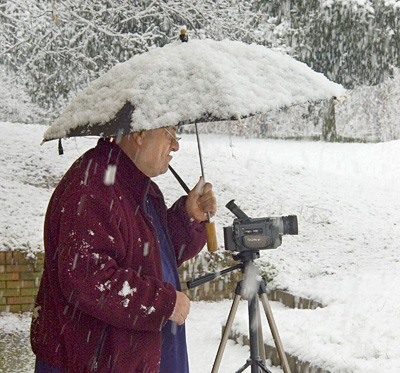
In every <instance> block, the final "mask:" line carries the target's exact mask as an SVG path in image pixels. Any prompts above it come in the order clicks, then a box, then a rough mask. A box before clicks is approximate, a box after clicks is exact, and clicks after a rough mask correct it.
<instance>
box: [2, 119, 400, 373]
mask: <svg viewBox="0 0 400 373" xmlns="http://www.w3.org/2000/svg"><path fill="white" fill-rule="evenodd" d="M0 130H1V131H2V134H3V136H2V137H1V138H0V149H1V157H0V178H1V181H0V185H1V189H2V192H1V193H0V209H1V211H2V213H1V214H0V219H1V224H0V235H1V237H2V247H1V250H7V249H8V248H11V249H17V248H21V249H25V248H27V247H28V246H29V247H30V250H32V251H33V252H34V251H35V250H42V235H43V218H44V213H45V210H46V206H47V203H48V200H49V198H50V195H51V193H52V190H53V189H54V186H55V185H56V183H57V182H58V180H59V178H60V177H61V176H62V175H63V173H64V172H65V171H66V170H67V168H68V167H69V165H70V164H71V163H72V162H73V160H75V159H76V158H77V157H78V156H79V155H80V154H82V153H83V152H84V151H85V150H86V149H88V148H89V147H91V146H93V145H94V144H95V142H96V139H69V140H65V141H64V142H63V145H64V155H63V156H58V155H57V143H56V142H53V143H52V142H50V143H46V144H44V145H43V146H42V147H40V146H39V143H40V141H41V137H42V133H43V132H44V130H45V127H44V126H39V125H21V124H11V123H0ZM200 140H201V147H202V152H203V163H204V168H205V174H206V180H207V181H209V182H211V183H212V184H213V185H214V191H215V193H216V196H217V199H218V208H219V210H218V212H217V214H216V216H215V218H214V219H213V221H214V222H215V224H216V227H217V235H218V237H217V238H218V242H219V245H220V246H221V251H222V250H223V249H222V246H223V234H222V233H223V230H222V228H223V227H224V226H228V225H231V224H232V221H233V218H234V216H233V215H232V214H231V213H230V212H229V211H228V210H227V209H226V208H225V207H224V205H225V204H226V203H227V202H228V201H230V200H231V199H235V201H236V203H237V204H238V206H239V207H240V208H241V209H242V210H243V211H244V212H245V213H246V214H248V215H249V216H252V217H266V216H282V215H290V214H295V215H297V216H298V220H299V235H298V236H284V237H283V244H282V246H280V247H279V248H277V249H276V250H264V251H262V252H261V258H260V259H258V260H257V261H256V263H257V264H258V266H259V267H260V268H261V270H262V271H264V272H266V273H267V274H268V277H269V278H270V279H271V280H272V281H271V282H270V283H269V284H268V287H269V288H273V287H277V288H280V289H286V290H288V291H289V292H291V293H292V294H294V295H296V296H302V297H306V298H310V299H313V300H316V301H319V302H321V303H322V304H323V305H324V306H325V307H324V308H319V309H316V310H300V309H294V310H293V309H288V308H286V307H284V306H282V305H280V304H278V303H275V302H273V304H272V306H273V313H274V316H275V319H276V323H277V326H278V329H279V332H280V335H281V339H282V343H283V345H284V347H285V350H286V351H287V352H289V353H293V354H296V355H297V356H299V357H300V358H302V359H304V360H306V361H309V362H310V363H314V364H317V365H319V366H321V367H323V368H325V369H328V370H330V371H331V372H374V371H378V370H379V371H385V372H398V371H400V351H399V349H398V347H397V346H398V345H399V342H400V337H399V334H398V330H399V329H400V317H399V315H400V313H399V312H400V311H399V310H400V297H399V295H400V293H399V290H398V289H399V275H398V274H399V273H400V262H399V254H398V252H399V251H398V250H399V242H400V163H399V162H398V158H399V156H398V155H399V153H400V141H392V142H387V143H378V144H339V143H323V142H295V141H280V140H261V139H245V138H238V137H230V136H229V135H209V134H201V135H200ZM172 166H173V167H174V169H175V170H176V171H177V172H178V173H179V174H180V175H181V177H182V178H183V179H184V180H185V181H186V183H187V184H188V185H189V186H190V187H194V186H195V185H196V183H197V182H198V180H199V175H200V166H199V160H198V154H197V144H196V138H195V136H194V135H188V134H182V140H181V142H180V150H179V151H178V152H177V153H176V154H175V155H174V159H173V164H172ZM156 181H157V182H158V184H159V185H160V188H161V190H163V192H164V195H165V197H166V200H167V203H168V204H171V203H172V202H173V201H174V200H175V199H176V198H178V197H179V196H180V195H182V194H183V190H182V189H181V187H180V186H179V184H178V183H177V181H176V180H175V179H174V177H173V176H172V175H171V174H170V173H167V174H165V175H162V176H160V177H158V178H157V180H156ZM230 304H231V300H227V301H223V302H218V303H206V302H192V307H191V313H190V316H189V319H188V321H187V328H188V338H189V356H190V362H191V366H192V372H194V373H196V372H198V373H200V372H204V371H209V370H210V369H209V367H211V365H212V363H213V360H214V357H215V354H216V351H217V346H218V343H219V339H220V336H221V334H220V331H221V324H223V323H225V321H226V318H227V316H228V312H229V308H230ZM245 308H246V304H245V303H244V302H241V304H240V307H239V310H238V313H237V316H236V318H235V323H234V325H233V327H234V329H235V330H237V331H239V332H243V333H245V334H247V328H248V327H247V312H246V309H245ZM149 311H150V310H149ZM11 317H13V319H12V320H14V321H12V322H14V324H15V328H16V329H17V328H18V330H19V328H22V329H24V328H25V329H27V328H29V323H28V322H26V323H25V324H23V325H22V326H21V324H19V323H20V322H21V321H20V320H19V319H16V318H14V316H2V317H0V330H3V328H5V326H4V327H3V325H6V323H8V322H9V318H11ZM18 320H19V321H18ZM264 325H267V324H266V322H265V323H264ZM10 328H11V330H13V326H10ZM25 329H24V330H25ZM266 329H267V330H266V331H265V332H264V338H265V340H267V341H271V336H270V333H269V332H268V328H266ZM7 330H8V329H7ZM27 335H28V331H27V332H26V336H27ZM248 355H249V351H248V348H247V347H241V346H239V345H235V344H234V343H233V342H229V343H228V347H227V352H226V353H225V355H224V360H223V363H222V367H223V368H222V369H224V370H222V369H221V371H225V372H232V371H235V369H238V368H239V367H240V366H242V365H243V364H244V363H245V360H246V359H247V358H248ZM205 367H206V368H205Z"/></svg>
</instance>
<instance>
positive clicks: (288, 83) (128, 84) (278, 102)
mask: <svg viewBox="0 0 400 373" xmlns="http://www.w3.org/2000/svg"><path fill="white" fill-rule="evenodd" d="M185 41H186V40H185ZM344 93H345V92H344V89H343V87H342V86H340V85H338V84H336V83H333V82H331V81H329V80H328V79H327V78H326V77H325V76H324V75H323V74H320V73H316V72H314V71H313V70H311V69H310V68H309V67H308V66H307V65H305V64H304V63H301V62H299V61H296V60H295V59H293V58H292V57H290V56H287V55H284V54H282V53H280V52H277V51H272V50H270V49H268V48H266V47H263V46H260V45H249V44H244V43H242V42H238V41H228V40H224V41H214V40H207V39H206V40H191V41H189V42H188V43H186V42H185V43H182V42H180V41H176V42H174V43H171V44H169V45H167V46H164V47H162V48H154V49H152V50H150V51H149V52H147V53H143V54H141V55H136V56H134V57H133V58H131V59H130V60H128V61H126V62H124V63H120V64H118V65H116V66H114V67H113V68H112V69H110V70H109V71H108V72H107V73H105V74H104V75H102V76H101V77H99V78H98V79H96V80H95V81H93V82H92V83H91V84H90V85H89V86H88V87H87V88H86V89H84V90H83V91H81V92H80V93H79V94H78V95H77V96H76V98H75V99H74V100H73V101H72V102H71V103H70V104H69V105H68V106H67V107H66V108H65V110H64V112H63V113H62V114H61V116H60V117H59V118H58V119H56V120H55V121H54V123H53V124H52V125H51V126H50V127H49V128H48V129H47V131H46V132H45V134H44V141H48V140H52V139H57V138H58V139H61V138H66V137H73V136H85V135H98V136H101V137H114V136H121V135H124V134H128V133H132V132H138V131H141V130H149V129H156V128H160V127H166V126H172V125H181V124H188V123H195V124H196V132H197V123H201V122H209V121H225V120H230V119H239V120H240V118H244V117H248V116H251V115H254V114H261V113H265V112H268V111H270V110H273V109H277V108H281V107H285V106H291V105H295V104H300V103H304V102H307V101H315V100H321V99H329V98H332V97H335V96H336V97H340V96H343V95H344ZM197 135H198V133H197ZM197 138H198V137H197ZM198 145H199V156H200V164H201V168H202V174H203V178H204V170H203V165H202V161H201V151H200V142H199V141H198ZM207 227H209V226H207ZM212 231H213V228H212V229H211V230H210V232H212ZM212 236H213V237H214V238H212ZM215 236H216V234H215V231H214V233H210V236H209V237H210V239H209V240H208V242H209V250H210V247H212V249H211V250H210V251H215V250H216V249H217V246H216V239H215ZM210 242H214V245H213V244H210Z"/></svg>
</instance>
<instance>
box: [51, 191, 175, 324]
mask: <svg viewBox="0 0 400 373" xmlns="http://www.w3.org/2000/svg"><path fill="white" fill-rule="evenodd" d="M116 199H117V198H116V197H115V196H109V195H107V194H105V195H100V196H97V197H96V196H94V195H92V194H91V193H89V192H86V193H74V194H73V195H71V196H69V197H68V198H67V199H64V202H63V205H62V209H61V211H62V212H61V219H60V228H59V229H60V230H59V245H58V253H57V254H58V277H59V282H60V287H61V290H62V293H63V296H64V297H65V299H66V301H67V302H68V306H67V307H72V308H73V309H74V310H80V311H82V312H85V313H87V314H89V315H91V316H92V317H94V318H97V319H99V320H101V321H103V322H105V323H107V324H111V325H113V326H115V327H120V328H128V329H136V330H148V331H159V330H161V328H162V326H163V325H164V324H165V323H166V322H167V320H168V318H169V317H170V315H171V314H172V312H173V309H174V306H175V301H176V293H175V289H174V288H173V286H172V285H171V284H169V283H166V282H162V281H161V280H159V279H158V278H157V277H155V276H154V277H153V276H144V275H142V274H141V273H140V272H141V265H142V263H143V265H153V264H152V263H151V261H152V260H153V259H152V256H151V255H152V251H151V248H150V249H149V250H148V253H143V250H141V252H140V258H138V261H140V263H139V264H140V265H139V266H138V267H136V268H138V270H134V269H132V268H129V267H127V268H125V267H124V266H123V265H122V264H121V263H125V262H126V261H125V258H126V257H127V256H129V255H134V254H132V253H130V252H127V250H126V247H127V243H126V242H125V241H124V240H126V239H127V238H126V232H127V231H128V227H127V226H126V225H127V223H126V221H125V222H124V219H121V218H123V212H122V209H121V208H119V210H120V211H118V207H117V206H118V203H117V201H115V200H116ZM114 202H115V203H114ZM138 229H139V228H138ZM153 251H154V250H153ZM146 255H147V256H146ZM133 260H135V257H134V258H133ZM146 263H147V264H146Z"/></svg>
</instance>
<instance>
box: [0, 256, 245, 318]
mask: <svg viewBox="0 0 400 373" xmlns="http://www.w3.org/2000/svg"><path fill="white" fill-rule="evenodd" d="M43 261H44V255H43V253H39V254H37V257H36V258H31V257H29V256H28V257H27V254H26V253H24V252H21V251H0V312H29V311H32V310H33V307H34V304H35V297H36V294H37V292H38V290H39V284H40V277H41V275H42V271H43ZM202 261H203V260H202V259H199V258H195V259H192V260H190V261H188V262H186V263H185V264H184V265H183V266H182V267H181V268H180V270H179V273H180V277H181V279H182V282H181V284H182V291H183V292H185V293H186V294H187V295H188V296H189V298H190V299H192V300H213V301H218V300H221V299H224V298H228V299H229V298H232V299H233V297H234V295H235V287H236V283H237V281H238V280H239V279H241V277H242V274H241V273H240V271H239V272H238V271H235V272H231V273H229V274H226V275H224V276H223V277H220V278H218V279H215V280H213V281H211V282H209V283H206V284H204V285H200V286H198V287H196V288H194V289H191V290H189V289H187V286H186V281H188V280H190V279H192V277H198V276H200V275H203V274H204V272H203V268H202ZM221 264H222V263H221ZM223 264H225V266H224V267H227V266H229V265H232V264H237V263H236V262H233V263H232V262H230V261H229V260H227V261H226V260H225V261H223ZM210 271H211V272H212V270H210ZM206 272H207V271H206Z"/></svg>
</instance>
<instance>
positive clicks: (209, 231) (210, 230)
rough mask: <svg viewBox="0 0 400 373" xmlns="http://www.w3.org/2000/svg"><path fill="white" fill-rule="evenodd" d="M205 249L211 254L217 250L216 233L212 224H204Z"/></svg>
mask: <svg viewBox="0 0 400 373" xmlns="http://www.w3.org/2000/svg"><path fill="white" fill-rule="evenodd" d="M206 235H207V249H208V251H209V252H211V253H213V252H215V251H217V250H218V243H217V232H216V230H215V224H214V222H208V223H206Z"/></svg>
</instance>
